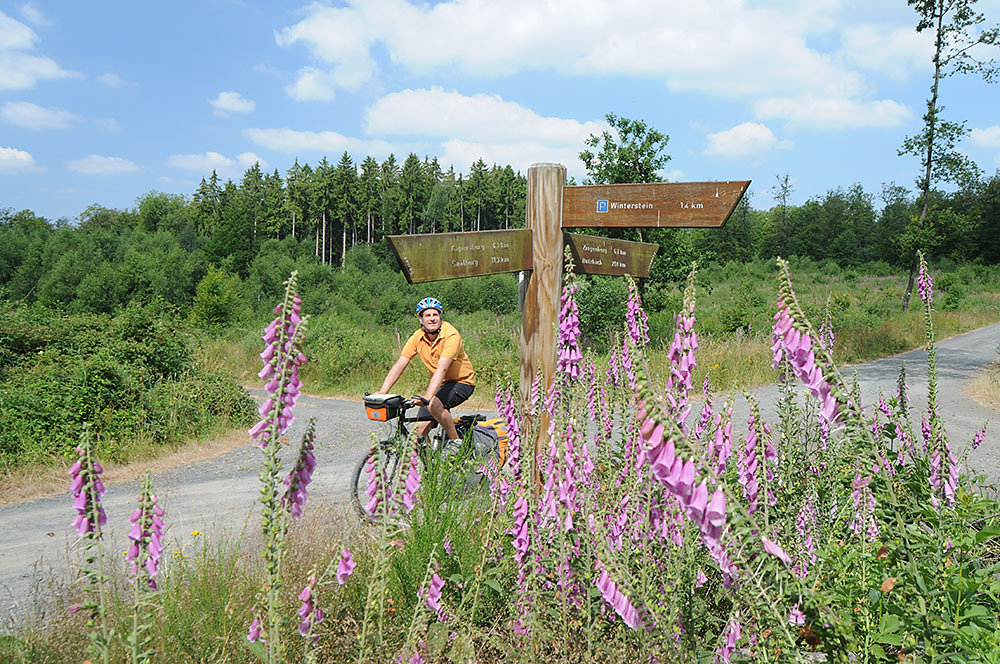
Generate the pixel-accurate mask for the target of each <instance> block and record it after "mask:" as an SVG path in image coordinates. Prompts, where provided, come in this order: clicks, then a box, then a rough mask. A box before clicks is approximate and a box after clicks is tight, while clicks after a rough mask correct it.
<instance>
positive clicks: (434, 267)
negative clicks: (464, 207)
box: [389, 228, 531, 284]
mask: <svg viewBox="0 0 1000 664" xmlns="http://www.w3.org/2000/svg"><path fill="white" fill-rule="evenodd" d="M389 246H390V247H392V251H393V253H394V254H396V259H397V260H398V261H399V264H400V265H401V266H402V268H403V274H404V275H405V276H406V280H407V281H408V282H410V283H411V284H417V283H421V282H424V281H439V280H441V279H456V278H458V277H476V276H480V275H484V274H501V273H503V272H519V271H521V270H530V269H531V231H530V230H527V229H525V228H519V229H517V230H508V231H475V232H467V233H427V234H423V235H390V236H389Z"/></svg>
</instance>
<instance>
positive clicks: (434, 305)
mask: <svg viewBox="0 0 1000 664" xmlns="http://www.w3.org/2000/svg"><path fill="white" fill-rule="evenodd" d="M424 309H437V310H438V312H439V313H441V314H443V313H444V307H443V306H441V302H440V301H438V300H435V299H434V298H433V297H425V298H424V299H422V300H420V301H419V302H417V316H419V315H420V314H422V313H423V312H424Z"/></svg>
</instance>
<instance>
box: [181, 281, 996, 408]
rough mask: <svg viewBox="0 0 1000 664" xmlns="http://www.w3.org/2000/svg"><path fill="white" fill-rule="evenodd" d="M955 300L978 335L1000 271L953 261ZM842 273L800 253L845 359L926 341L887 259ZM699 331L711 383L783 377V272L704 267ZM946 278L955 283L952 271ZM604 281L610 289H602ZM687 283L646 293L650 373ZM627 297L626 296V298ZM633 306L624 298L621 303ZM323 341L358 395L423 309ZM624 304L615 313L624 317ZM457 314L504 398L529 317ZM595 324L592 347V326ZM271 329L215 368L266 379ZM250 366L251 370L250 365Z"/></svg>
mask: <svg viewBox="0 0 1000 664" xmlns="http://www.w3.org/2000/svg"><path fill="white" fill-rule="evenodd" d="M950 268H951V271H950V272H945V274H948V275H951V277H952V278H951V279H950V283H952V284H953V285H952V288H953V291H958V290H959V289H960V290H961V297H960V298H955V299H954V307H955V308H954V309H952V310H949V311H935V312H934V326H935V329H936V330H937V332H938V335H939V337H940V338H947V337H949V336H952V335H955V334H959V333H962V332H967V331H969V330H973V329H977V328H980V327H983V326H985V325H989V324H992V323H995V322H997V321H1000V268H998V267H995V266H991V267H984V266H954V265H951V266H950ZM868 270H869V271H868V272H866V269H865V267H860V268H855V269H852V270H847V271H841V270H839V269H834V266H830V265H826V264H823V265H817V264H815V263H813V262H811V261H799V262H798V263H796V262H793V263H792V266H791V275H792V278H793V280H795V283H797V284H800V287H799V297H800V300H801V302H802V308H803V310H804V311H805V313H806V314H807V315H808V316H810V317H811V318H812V319H814V320H821V319H822V318H823V316H824V313H825V311H826V310H827V309H828V308H829V310H830V312H831V314H832V317H833V323H834V331H835V333H836V338H837V348H836V354H835V355H836V358H837V362H838V364H840V365H841V366H843V365H846V364H852V363H857V362H863V361H867V360H872V359H877V358H880V357H886V356H889V355H894V354H896V353H900V352H903V351H907V350H911V349H913V348H919V347H921V346H923V344H924V338H923V323H922V314H921V313H920V311H919V310H918V307H916V306H912V307H911V308H910V311H908V312H905V313H904V312H902V311H900V304H901V300H902V292H903V289H904V287H905V277H904V276H902V275H890V274H887V272H888V270H887V268H886V267H885V266H884V265H881V264H876V265H872V266H869V267H868ZM698 279H699V289H700V290H701V294H700V296H699V300H698V306H699V318H698V323H697V325H698V333H699V339H700V342H701V349H700V350H699V357H700V362H699V366H698V368H697V370H696V372H695V377H694V378H695V381H696V382H698V383H699V384H700V383H701V381H703V380H704V377H705V375H706V374H708V373H710V374H711V379H712V384H713V385H714V386H715V387H716V388H717V389H721V390H731V389H732V390H740V389H746V388H751V387H755V386H758V385H764V384H767V383H770V382H773V380H774V374H773V372H772V371H771V369H770V364H769V360H768V357H769V353H770V347H771V332H770V325H771V317H772V316H773V315H774V312H775V308H774V296H773V286H772V281H773V276H772V269H771V266H770V265H769V264H764V263H751V264H746V265H744V264H726V265H722V266H716V267H709V268H708V269H706V270H704V271H703V272H701V273H700V274H699V278H698ZM945 283H946V285H947V284H948V283H949V280H948V279H946V280H945ZM598 287H599V286H598ZM680 297H681V291H680V289H679V288H676V287H673V288H671V287H667V288H664V287H659V286H655V287H651V288H649V289H647V293H646V299H647V300H648V301H651V302H653V303H655V304H656V305H658V306H659V307H661V308H659V309H657V308H656V307H655V306H654V307H652V308H651V310H650V312H649V313H650V328H651V336H652V338H651V341H650V346H649V351H648V352H649V360H650V370H651V372H652V376H653V378H654V379H657V380H662V379H663V378H664V375H665V374H664V371H665V370H666V367H667V364H668V362H667V358H666V351H667V348H668V347H669V345H670V342H671V338H672V335H673V332H672V328H673V312H674V310H675V309H671V308H670V307H676V306H678V305H679V303H680ZM619 299H620V298H619ZM620 304H621V306H622V307H624V303H623V301H621V302H620ZM311 313H312V314H313V318H312V320H313V323H312V325H313V329H312V334H313V336H312V338H311V339H310V340H309V342H308V343H307V351H308V352H309V353H310V357H311V358H313V361H312V362H311V363H310V364H309V365H307V366H306V367H304V368H303V375H304V377H305V382H306V383H307V385H308V386H309V390H310V391H312V392H314V393H318V394H321V395H326V396H337V397H343V398H348V399H356V398H358V396H359V395H361V394H363V393H364V392H365V391H372V390H374V389H377V388H378V386H379V385H380V384H381V383H382V379H383V378H384V377H385V373H386V372H387V371H388V368H389V367H390V366H391V364H392V362H393V361H395V359H396V357H398V355H399V352H400V350H402V344H403V343H405V342H406V339H407V337H408V336H409V334H411V333H412V332H413V331H414V330H415V329H416V328H417V322H416V319H415V318H403V319H401V320H399V321H397V322H395V323H393V324H392V325H380V324H377V323H376V322H374V321H372V322H370V324H366V325H361V324H359V323H358V322H357V317H356V316H355V317H347V316H344V315H341V314H337V313H333V312H330V313H325V312H322V311H320V312H311ZM623 315H624V309H622V310H621V311H617V310H611V311H607V312H605V314H604V316H605V317H608V318H613V319H614V320H620V318H621V317H622V316H623ZM446 318H447V319H448V320H449V321H450V322H452V323H453V324H454V325H455V326H456V327H457V328H458V329H459V331H460V332H461V333H462V336H463V340H464V343H465V346H466V350H467V352H468V353H469V356H470V357H471V359H472V362H473V364H474V366H475V369H476V373H477V380H478V383H479V385H480V388H479V390H477V392H476V393H475V394H474V395H473V397H472V399H471V400H470V402H469V406H470V407H474V408H484V407H489V406H490V405H491V403H492V398H493V390H492V386H493V385H495V384H496V382H497V381H498V380H504V379H506V378H510V377H516V376H518V375H519V372H520V367H519V362H520V360H519V350H518V346H519V338H520V326H521V320H520V315H519V314H516V313H508V314H494V313H492V312H489V311H479V312H475V313H469V314H462V313H449V314H447V315H446ZM584 333H585V340H584V341H585V347H586V334H587V330H586V329H585V330H584ZM258 344H259V334H258V333H257V331H256V329H254V331H252V332H251V331H248V332H239V331H236V330H231V331H229V332H227V333H226V334H225V335H224V336H215V337H212V336H206V337H204V338H202V339H201V340H200V342H199V357H200V358H203V359H202V361H204V362H207V363H209V364H210V366H212V367H213V368H218V369H220V370H225V371H227V372H229V373H231V374H232V375H234V376H236V377H237V380H239V381H241V382H243V384H245V385H250V384H252V383H253V382H254V381H255V380H256V379H255V377H254V372H253V371H252V370H251V369H250V368H252V367H253V366H254V362H255V361H256V359H255V358H256V354H257V352H258V350H256V348H257V346H258ZM608 346H609V343H608V341H607V340H605V339H603V338H593V337H591V342H590V347H589V350H590V352H591V353H592V357H593V358H594V359H595V361H596V362H604V363H606V362H607V360H608V359H609V355H608V352H607V348H608ZM248 367H250V368H248ZM426 384H427V372H426V370H425V369H424V368H423V366H422V365H421V364H420V363H419V362H418V361H414V362H412V363H411V366H410V368H408V369H407V371H406V373H404V374H403V377H402V379H401V380H400V382H399V383H397V386H398V387H397V389H398V390H399V391H400V392H401V393H407V394H411V393H412V394H420V393H422V392H423V390H424V388H426Z"/></svg>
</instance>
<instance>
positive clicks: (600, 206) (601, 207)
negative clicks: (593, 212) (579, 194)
mask: <svg viewBox="0 0 1000 664" xmlns="http://www.w3.org/2000/svg"><path fill="white" fill-rule="evenodd" d="M597 211H598V212H607V211H608V202H607V201H597Z"/></svg>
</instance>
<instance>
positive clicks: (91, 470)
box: [69, 437, 108, 538]
mask: <svg viewBox="0 0 1000 664" xmlns="http://www.w3.org/2000/svg"><path fill="white" fill-rule="evenodd" d="M90 450H91V442H90V439H89V437H87V438H86V440H85V441H84V443H83V444H81V445H80V446H79V447H77V448H76V454H77V456H78V457H79V458H78V459H77V461H76V463H74V464H73V466H72V468H70V471H69V475H70V477H71V478H72V481H71V485H70V491H71V493H72V494H73V498H74V501H73V509H75V510H76V511H77V515H76V518H75V519H74V520H73V527H74V528H76V532H77V534H78V535H79V536H80V537H87V536H90V537H94V538H97V537H100V536H101V528H103V527H104V525H105V524H106V523H107V522H108V517H107V515H106V514H105V513H104V507H102V506H101V498H102V497H104V494H105V491H106V490H105V488H104V484H103V483H102V482H101V479H100V475H101V473H102V472H104V468H103V467H101V464H99V463H97V462H95V461H93V459H92V458H91V452H90Z"/></svg>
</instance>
